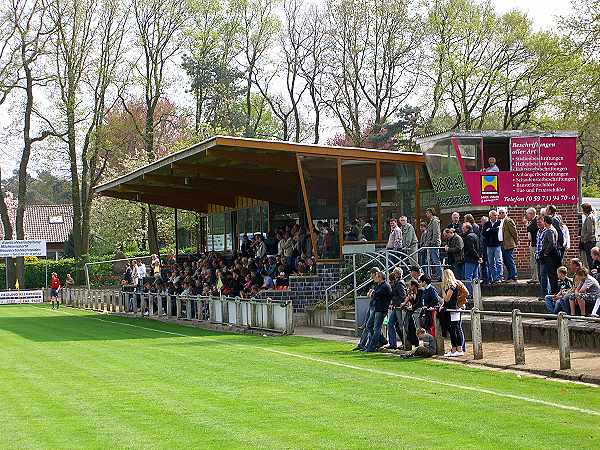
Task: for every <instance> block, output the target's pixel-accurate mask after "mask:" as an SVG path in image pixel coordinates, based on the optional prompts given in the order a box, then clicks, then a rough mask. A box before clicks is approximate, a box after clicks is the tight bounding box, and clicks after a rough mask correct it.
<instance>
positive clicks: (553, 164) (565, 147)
mask: <svg viewBox="0 0 600 450" xmlns="http://www.w3.org/2000/svg"><path fill="white" fill-rule="evenodd" d="M510 161H511V171H509V172H504V171H503V172H464V177H465V184H466V185H467V189H468V191H469V195H470V196H471V202H472V204H473V205H490V206H491V205H523V206H526V205H533V204H540V203H542V204H543V203H562V204H567V203H576V202H577V200H578V195H577V192H578V179H577V159H576V138H574V137H519V138H512V139H511V141H510Z"/></svg>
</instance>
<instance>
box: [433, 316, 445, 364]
mask: <svg viewBox="0 0 600 450" xmlns="http://www.w3.org/2000/svg"><path fill="white" fill-rule="evenodd" d="M433 323H434V326H435V345H436V347H437V354H438V355H443V354H444V353H445V350H444V336H442V326H441V324H440V320H439V318H438V315H437V312H436V311H434V312H433Z"/></svg>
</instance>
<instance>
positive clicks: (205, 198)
mask: <svg viewBox="0 0 600 450" xmlns="http://www.w3.org/2000/svg"><path fill="white" fill-rule="evenodd" d="M118 190H119V191H120V192H134V193H139V194H145V195H155V196H158V197H163V198H173V199H177V200H182V201H190V202H198V201H200V202H202V203H214V204H216V205H222V206H229V207H231V208H233V207H235V195H233V194H229V193H223V192H217V191H216V189H197V188H175V187H171V186H152V185H148V184H123V185H121V186H119V188H118Z"/></svg>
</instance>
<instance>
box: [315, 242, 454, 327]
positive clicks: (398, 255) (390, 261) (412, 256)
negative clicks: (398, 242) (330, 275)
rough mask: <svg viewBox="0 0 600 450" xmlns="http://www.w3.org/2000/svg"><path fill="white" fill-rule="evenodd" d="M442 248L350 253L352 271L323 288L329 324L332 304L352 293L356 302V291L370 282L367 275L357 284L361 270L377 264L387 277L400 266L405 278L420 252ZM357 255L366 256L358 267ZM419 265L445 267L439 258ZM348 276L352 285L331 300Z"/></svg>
mask: <svg viewBox="0 0 600 450" xmlns="http://www.w3.org/2000/svg"><path fill="white" fill-rule="evenodd" d="M443 248H444V247H421V248H419V249H418V250H415V251H414V252H411V253H409V254H407V253H404V252H401V251H396V250H389V249H382V250H380V251H377V252H367V253H354V254H352V271H351V272H350V273H349V274H347V275H345V276H344V277H342V278H340V279H339V280H338V281H336V282H335V283H333V284H332V285H330V286H329V287H327V288H326V289H325V312H326V317H327V320H328V322H329V324H331V314H330V308H331V307H332V306H333V305H335V304H336V303H338V302H340V301H341V300H343V299H344V298H346V297H348V296H350V295H353V297H354V302H355V303H356V297H357V293H358V292H359V291H360V290H361V289H364V288H365V287H366V286H367V285H369V284H370V283H371V279H370V278H369V277H367V279H366V280H363V281H359V282H358V284H357V279H356V275H357V273H359V272H360V271H361V270H363V269H365V268H367V267H368V268H371V267H373V266H378V267H379V268H381V269H383V271H384V272H385V275H386V278H387V277H388V276H389V273H390V272H391V271H393V270H394V269H396V268H398V267H399V268H402V269H403V270H404V271H405V273H407V275H405V278H408V277H409V275H408V269H409V268H410V266H411V265H419V255H420V254H422V252H425V254H426V255H428V254H429V252H428V250H438V251H439V250H443ZM357 256H360V257H364V258H366V259H367V262H366V263H364V264H362V265H361V266H359V267H356V257H357ZM420 267H422V268H425V269H427V271H428V272H430V271H431V269H432V268H433V267H440V272H441V269H443V268H444V267H445V264H444V261H442V260H440V263H439V264H431V261H430V260H429V258H428V257H427V259H426V264H423V265H421V266H420ZM350 278H351V279H352V287H351V288H350V289H348V290H347V291H346V292H344V293H343V294H341V295H338V296H337V297H336V298H335V299H333V300H332V301H331V297H332V292H335V290H336V288H339V286H342V285H344V284H345V283H347V281H348V280H350Z"/></svg>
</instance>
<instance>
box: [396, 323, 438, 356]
mask: <svg viewBox="0 0 600 450" xmlns="http://www.w3.org/2000/svg"><path fill="white" fill-rule="evenodd" d="M417 338H418V339H419V345H418V346H417V347H416V348H414V349H413V350H411V351H410V352H408V353H404V354H402V355H400V356H401V357H402V358H414V357H420V358H429V357H431V356H433V355H435V354H436V353H437V345H436V343H435V338H434V337H433V336H432V335H430V334H429V333H427V332H426V331H425V330H424V329H423V328H418V329H417Z"/></svg>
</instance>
